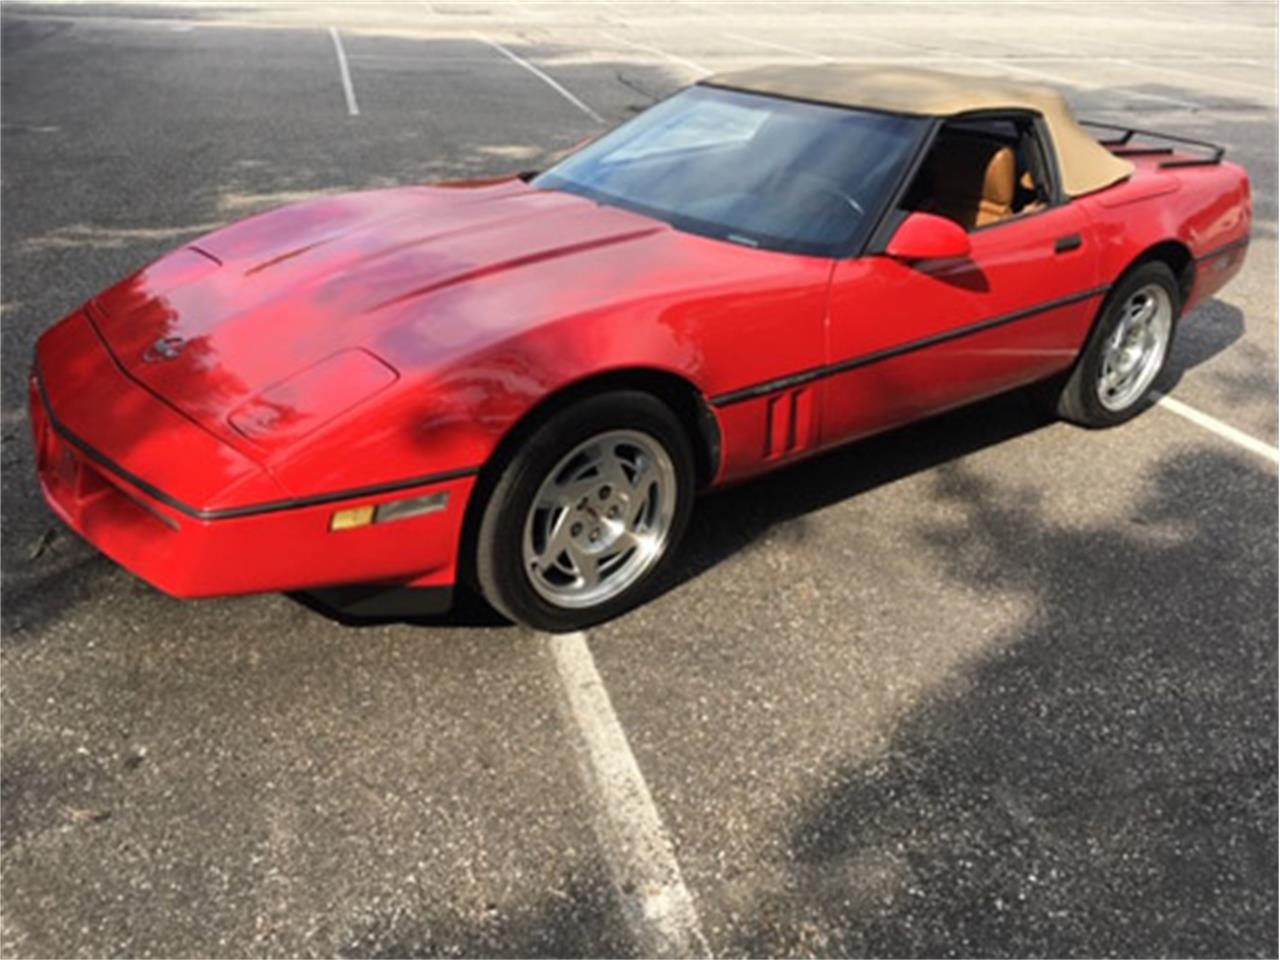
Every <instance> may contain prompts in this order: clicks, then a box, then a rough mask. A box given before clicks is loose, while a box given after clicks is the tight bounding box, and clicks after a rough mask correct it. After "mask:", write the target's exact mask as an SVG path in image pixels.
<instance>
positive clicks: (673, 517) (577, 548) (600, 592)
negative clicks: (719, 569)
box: [476, 391, 694, 631]
mask: <svg viewBox="0 0 1280 960" xmlns="http://www.w3.org/2000/svg"><path fill="white" fill-rule="evenodd" d="M693 484H694V467H693V451H692V449H691V447H690V444H689V439H688V437H687V435H686V434H685V431H684V429H683V428H682V427H681V425H680V422H679V421H678V420H677V419H676V417H675V415H674V414H673V413H672V412H671V411H670V409H668V408H667V407H666V405H665V404H663V403H662V402H661V401H659V400H657V399H656V398H654V397H652V396H650V395H649V394H645V393H639V392H632V391H625V392H617V393H609V394H601V395H599V396H596V397H591V398H589V399H587V400H584V401H582V402H580V403H578V404H575V405H574V406H572V407H570V408H568V409H566V410H563V411H561V412H560V413H558V414H556V415H555V416H553V417H552V418H551V419H549V420H547V421H546V422H545V423H543V424H542V425H541V426H539V427H538V428H537V429H536V430H535V431H534V432H533V433H532V434H531V435H530V436H529V437H528V438H527V439H526V442H525V443H524V445H523V446H522V447H521V448H520V450H519V451H518V452H517V453H516V454H515V455H514V456H513V457H512V458H511V460H510V462H509V463H508V464H507V465H506V468H505V469H504V471H503V473H502V477H501V479H500V480H499V481H498V483H497V484H496V486H495V487H494V490H493V493H492V495H491V496H490V498H489V501H488V503H487V504H486V505H485V508H484V514H483V517H482V518H481V521H480V528H479V532H478V535H477V543H476V577H477V579H478V580H479V583H480V589H481V592H483V594H484V596H485V599H487V600H488V601H489V602H490V603H491V604H493V605H494V606H495V607H496V608H497V609H498V610H500V611H501V612H502V613H504V614H506V615H507V616H508V617H510V618H511V619H512V620H516V621H518V622H520V623H523V624H526V625H528V626H531V627H535V628H537V629H541V630H551V631H563V630H574V629H578V628H581V627H584V626H587V625H589V624H592V623H597V622H599V621H601V620H606V619H608V618H610V617H613V616H616V615H617V614H619V613H621V612H622V611H624V610H626V609H628V608H630V607H631V606H633V605H635V604H636V603H638V602H640V601H641V600H642V599H644V598H645V597H646V596H648V595H649V593H650V592H651V591H652V589H653V588H654V587H655V586H656V584H657V582H658V580H657V578H658V576H659V574H660V571H661V570H662V569H663V568H664V567H665V566H666V564H667V561H668V560H669V559H670V557H671V555H672V553H673V552H674V549H675V547H676V545H677V544H678V543H679V541H680V538H681V536H682V535H683V533H684V529H685V527H686V525H687V523H688V519H689V513H690V510H691V507H692V500H693Z"/></svg>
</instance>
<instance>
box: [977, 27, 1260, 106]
mask: <svg viewBox="0 0 1280 960" xmlns="http://www.w3.org/2000/svg"><path fill="white" fill-rule="evenodd" d="M954 36H955V37H956V38H957V39H960V40H974V41H977V42H979V43H989V42H990V41H988V40H986V39H984V38H982V37H975V36H972V35H969V34H962V33H961V34H955V35H954ZM1019 47H1020V48H1024V49H1028V50H1033V51H1035V50H1039V51H1041V52H1044V53H1049V52H1050V50H1049V48H1048V47H1043V46H1037V45H1033V44H1027V43H1022V42H1021V41H1019ZM992 59H1000V60H1001V61H1002V62H1004V58H1002V57H1001V58H992ZM1025 59H1030V60H1034V61H1036V62H1041V63H1043V62H1048V61H1049V59H1050V58H1049V57H1029V58H1025ZM1052 59H1053V60H1055V61H1071V60H1077V58H1074V57H1059V56H1057V55H1055V56H1054V57H1053V58H1052ZM1077 62H1079V61H1077ZM1088 62H1095V63H1114V64H1119V65H1121V66H1126V67H1131V68H1133V69H1135V70H1147V71H1152V72H1155V73H1170V74H1175V75H1176V76H1179V77H1181V78H1182V79H1184V80H1188V79H1192V78H1195V79H1200V80H1211V81H1213V82H1214V83H1225V84H1229V85H1234V86H1237V87H1247V88H1249V89H1252V90H1262V91H1264V92H1267V93H1275V87H1269V86H1266V85H1264V84H1260V83H1251V82H1249V81H1247V80H1230V79H1227V78H1226V77H1214V76H1209V75H1208V74H1204V73H1200V72H1199V71H1196V70H1187V69H1184V68H1183V67H1166V66H1161V65H1160V64H1158V63H1153V62H1151V61H1150V60H1149V59H1146V58H1134V57H1121V56H1113V55H1110V54H1108V55H1106V56H1100V57H1094V58H1091V61H1088ZM1190 62H1191V63H1193V64H1194V63H1204V62H1208V63H1210V64H1212V63H1213V62H1214V61H1212V60H1210V61H1205V60H1203V58H1195V59H1193V60H1191V61H1190Z"/></svg>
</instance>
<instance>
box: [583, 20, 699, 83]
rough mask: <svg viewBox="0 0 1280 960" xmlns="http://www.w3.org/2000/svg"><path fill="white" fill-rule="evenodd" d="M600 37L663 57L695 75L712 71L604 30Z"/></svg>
mask: <svg viewBox="0 0 1280 960" xmlns="http://www.w3.org/2000/svg"><path fill="white" fill-rule="evenodd" d="M600 36H602V37H604V38H605V39H606V40H611V41H612V42H614V43H621V44H624V45H625V46H628V47H635V48H636V49H637V50H643V51H644V52H645V53H651V54H653V55H654V56H655V57H661V58H662V59H663V60H670V61H671V62H672V63H677V64H679V65H680V66H682V67H687V68H688V69H690V70H692V71H693V72H694V73H697V74H702V75H706V74H708V73H711V70H709V69H708V68H706V67H704V66H703V65H702V64H700V63H694V61H692V60H690V59H688V58H687V57H680V56H676V54H674V53H667V51H665V50H659V49H658V48H657V47H649V46H646V45H645V44H643V43H636V42H635V41H634V40H628V39H626V38H625V37H616V36H614V35H613V34H612V33H606V32H605V31H603V30H601V31H600Z"/></svg>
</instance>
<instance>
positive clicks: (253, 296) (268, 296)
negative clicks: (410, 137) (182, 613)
mask: <svg viewBox="0 0 1280 960" xmlns="http://www.w3.org/2000/svg"><path fill="white" fill-rule="evenodd" d="M669 230H670V228H669V227H667V226H666V225H665V224H663V223H660V222H658V221H654V220H651V219H648V218H645V217H641V216H638V215H636V214H632V213H628V212H626V211H623V210H618V209H616V208H609V207H603V206H600V205H598V204H596V203H594V202H592V201H589V200H586V199H583V198H581V197H576V196H572V195H569V194H565V193H555V192H549V191H544V190H535V189H533V188H531V187H529V186H528V185H527V184H525V183H524V182H522V181H520V180H506V181H499V182H492V183H484V184H478V185H465V186H431V187H405V188H398V189H392V190H380V191H370V192H364V193H354V194H344V195H338V196H333V197H327V198H323V199H320V200H316V201H311V202H307V203H303V204H298V205H294V206H290V207H284V208H281V209H278V210H274V211H271V212H268V213H265V214H261V215H259V216H256V217H253V218H250V219H248V220H245V221H241V222H239V223H236V224H232V225H231V226H228V227H226V228H223V229H221V230H218V231H217V232H215V233H212V234H209V235H208V236H205V237H202V238H200V239H198V240H196V241H195V242H193V243H192V244H190V245H189V246H187V247H184V248H182V249H180V250H177V251H174V252H173V253H171V254H169V255H168V256H165V257H162V258H161V259H160V260H158V261H156V262H155V263H153V264H151V265H150V266H149V267H147V268H145V269H143V270H141V271H139V272H138V273H136V274H134V275H133V276H131V277H128V278H127V279H125V280H123V281H122V282H120V283H119V284H117V285H116V286H114V287H112V288H111V289H109V290H107V291H105V292H104V293H103V294H101V295H100V296H99V297H97V298H96V299H95V300H94V301H93V302H92V304H91V315H92V317H93V319H94V324H95V326H96V327H97V329H98V331H99V333H100V335H101V337H102V339H103V341H104V342H105V343H106V345H107V346H108V348H109V349H110V350H111V352H112V353H113V354H114V356H115V357H116V359H117V361H118V362H119V364H120V365H121V366H122V367H123V368H124V369H125V370H126V372H128V373H129V374H130V375H131V376H132V377H133V378H134V379H136V380H138V381H140V382H141V383H142V384H143V385H144V386H146V387H147V388H148V389H149V390H151V391H152V392H153V393H155V394H157V395H159V396H160V397H161V398H162V399H164V400H166V401H167V402H169V403H170V404H171V405H172V406H174V407H176V408H177V409H178V410H180V411H181V412H183V413H185V414H186V415H187V416H189V417H191V418H192V419H194V420H196V421H197V422H199V423H201V424H202V425H205V426H207V427H209V428H210V429H212V430H213V431H214V432H215V433H220V434H228V431H230V435H229V439H231V440H232V441H233V442H236V441H238V440H240V439H244V440H247V441H249V442H250V445H252V444H259V445H262V446H272V445H275V446H278V445H279V443H280V442H284V441H286V440H294V439H297V438H298V437H300V436H301V435H302V434H304V433H306V432H308V431H309V430H311V429H314V428H316V427H317V426H319V425H320V424H321V423H322V422H323V421H324V420H326V419H328V418H332V417H333V416H337V415H338V414H340V413H341V412H343V411H344V410H345V409H348V408H349V407H350V406H351V405H353V404H354V403H358V402H360V401H361V400H362V399H364V398H366V397H368V396H371V395H372V394H374V393H377V392H378V391H380V390H382V389H385V388H387V387H388V386H390V385H391V384H392V383H393V382H394V381H395V380H396V378H397V377H398V375H399V372H398V371H397V370H396V367H395V358H394V357H393V358H390V359H388V358H387V357H382V356H378V355H377V354H376V352H371V351H370V350H369V349H367V346H368V345H372V344H376V342H377V341H378V339H379V337H380V335H383V334H385V333H386V332H387V327H388V326H389V325H394V324H397V323H402V322H403V321H404V318H405V315H406V311H410V312H413V314H414V322H415V323H418V324H421V323H422V322H423V318H422V316H421V314H422V313H423V312H424V311H427V310H428V300H429V298H430V297H432V296H435V295H438V294H439V293H440V292H441V291H447V290H451V289H452V290H454V291H456V289H457V288H458V287H459V286H466V285H475V284H487V285H492V284H493V283H495V282H501V281H502V279H503V278H504V277H506V276H508V275H512V274H517V273H519V274H521V276H522V279H521V281H520V282H521V283H522V284H523V285H525V286H526V287H527V286H528V284H529V278H528V272H529V271H537V270H538V268H539V266H540V265H544V264H548V263H550V262H553V261H559V262H560V263H559V265H560V266H561V267H563V266H564V263H563V261H564V260H565V259H566V258H573V257H578V256H583V255H585V254H587V253H589V252H592V251H596V250H599V249H600V248H601V247H604V246H609V245H619V244H629V243H631V244H634V243H643V242H644V239H645V238H646V237H653V236H654V235H656V234H662V233H666V232H669ZM548 273H551V272H548ZM553 273H554V274H555V276H556V277H557V278H563V277H564V275H565V274H564V271H563V270H562V269H561V270H556V271H553ZM548 282H551V280H550V277H549V279H548ZM556 282H557V283H559V282H562V281H561V280H557V281H556ZM535 286H536V284H535ZM415 308H421V309H416V310H415ZM428 312H429V311H428ZM449 317H450V319H442V320H441V321H440V322H441V323H454V324H457V323H459V322H463V321H460V320H459V319H458V315H457V313H456V311H455V312H452V313H450V314H449ZM426 322H428V323H430V317H429V316H428V317H427V321H426ZM375 351H376V347H375ZM268 435H271V436H273V437H274V440H273V441H271V442H270V443H268V442H267V441H266V437H267V436H268Z"/></svg>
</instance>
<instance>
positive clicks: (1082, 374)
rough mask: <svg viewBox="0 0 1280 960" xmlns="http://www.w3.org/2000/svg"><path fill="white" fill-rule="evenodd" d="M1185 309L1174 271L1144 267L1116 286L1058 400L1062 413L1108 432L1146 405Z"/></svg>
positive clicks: (1156, 265) (1150, 265) (1161, 266)
mask: <svg viewBox="0 0 1280 960" xmlns="http://www.w3.org/2000/svg"><path fill="white" fill-rule="evenodd" d="M1180 309H1181V303H1180V300H1179V296H1178V283H1177V280H1176V279H1175V278H1174V275H1173V271H1172V270H1170V269H1169V267H1168V266H1166V265H1165V264H1163V263H1159V262H1152V263H1144V264H1142V265H1141V266H1139V267H1137V268H1135V269H1134V270H1132V271H1131V272H1130V273H1128V274H1127V275H1126V276H1125V277H1123V278H1122V279H1121V280H1120V282H1119V283H1118V284H1117V285H1116V287H1115V289H1114V290H1113V291H1112V293H1111V296H1109V297H1108V298H1107V301H1106V303H1105V304H1104V305H1103V308H1102V315H1101V316H1100V317H1099V318H1098V324H1097V327H1096V328H1095V329H1094V331H1093V334H1092V336H1091V337H1090V338H1089V342H1088V344H1087V345H1086V346H1085V349H1084V352H1083V353H1082V354H1081V356H1080V359H1079V361H1078V362H1077V363H1076V367H1075V369H1074V370H1073V371H1072V372H1071V376H1070V378H1069V379H1068V380H1067V384H1066V386H1065V387H1063V390H1062V393H1061V395H1060V396H1059V398H1058V413H1059V414H1060V415H1061V416H1062V417H1063V418H1064V419H1067V420H1070V421H1072V422H1074V423H1079V424H1081V425H1083V426H1086V427H1109V426H1114V425H1116V424H1119V423H1123V422H1125V421H1126V420H1128V419H1130V418H1131V417H1134V416H1136V415H1137V414H1138V413H1140V412H1141V411H1142V410H1143V409H1145V408H1146V406H1147V405H1148V403H1147V402H1148V400H1149V398H1150V394H1151V390H1152V385H1153V384H1154V383H1155V381H1156V379H1157V378H1158V377H1159V376H1160V373H1161V371H1162V370H1164V367H1165V364H1166V363H1167V362H1168V359H1169V348H1170V345H1171V344H1172V342H1173V334H1174V328H1175V326H1176V324H1177V318H1178V313H1179V311H1180Z"/></svg>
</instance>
